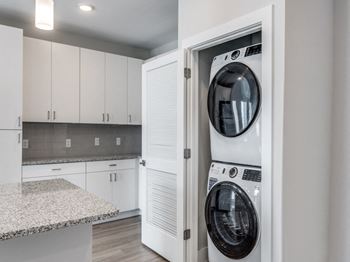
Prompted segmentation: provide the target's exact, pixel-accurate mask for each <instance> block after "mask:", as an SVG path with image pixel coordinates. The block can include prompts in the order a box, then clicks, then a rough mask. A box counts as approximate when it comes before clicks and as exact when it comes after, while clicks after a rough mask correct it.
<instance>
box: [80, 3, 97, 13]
mask: <svg viewBox="0 0 350 262" xmlns="http://www.w3.org/2000/svg"><path fill="white" fill-rule="evenodd" d="M79 8H80V10H81V11H84V12H91V11H92V10H94V7H93V6H92V5H87V4H80V5H79Z"/></svg>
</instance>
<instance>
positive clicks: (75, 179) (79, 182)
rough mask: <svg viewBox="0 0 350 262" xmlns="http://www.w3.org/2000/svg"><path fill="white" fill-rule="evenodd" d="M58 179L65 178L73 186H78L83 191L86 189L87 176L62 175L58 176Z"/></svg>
mask: <svg viewBox="0 0 350 262" xmlns="http://www.w3.org/2000/svg"><path fill="white" fill-rule="evenodd" d="M58 178H63V179H65V180H67V181H69V182H71V183H72V184H73V185H76V186H78V187H80V188H82V189H85V174H71V175H62V176H58Z"/></svg>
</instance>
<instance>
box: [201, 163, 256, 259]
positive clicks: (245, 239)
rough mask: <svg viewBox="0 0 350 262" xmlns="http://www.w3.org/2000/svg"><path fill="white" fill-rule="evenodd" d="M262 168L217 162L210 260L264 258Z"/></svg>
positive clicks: (211, 184) (209, 203)
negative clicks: (262, 245) (261, 240)
mask: <svg viewBox="0 0 350 262" xmlns="http://www.w3.org/2000/svg"><path fill="white" fill-rule="evenodd" d="M260 191H261V170H260V168H257V167H256V168H255V167H250V166H239V165H233V164H222V163H216V162H213V163H212V164H211V167H210V170H209V180H208V191H207V192H208V194H207V199H206V203H205V220H206V225H207V231H208V256H209V262H261V244H260V214H261V208H260V204H261V198H260V194H261V192H260Z"/></svg>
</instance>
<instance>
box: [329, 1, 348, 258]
mask: <svg viewBox="0 0 350 262" xmlns="http://www.w3.org/2000/svg"><path fill="white" fill-rule="evenodd" d="M334 4H335V5H334V39H335V45H334V93H333V95H334V96H333V114H332V116H333V140H332V147H333V148H332V156H333V158H332V176H331V205H330V214H331V226H330V254H329V262H348V261H349V260H350V191H349V185H350V136H349V134H350V102H349V101H350V51H349V47H350V23H349V22H350V19H349V18H350V1H349V0H335V1H334Z"/></svg>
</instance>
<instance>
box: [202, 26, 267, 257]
mask: <svg viewBox="0 0 350 262" xmlns="http://www.w3.org/2000/svg"><path fill="white" fill-rule="evenodd" d="M257 43H261V32H256V33H254V34H251V35H248V36H244V37H241V38H238V39H235V40H232V41H229V42H226V43H223V44H220V45H217V46H214V47H211V48H208V49H205V50H203V51H200V52H199V54H198V70H199V71H198V79H199V81H200V82H199V96H198V97H199V98H198V99H199V101H198V106H199V108H198V114H199V115H198V130H199V134H198V173H199V175H198V208H199V210H198V251H199V252H200V255H199V260H198V261H201V260H200V259H201V258H203V259H205V257H206V252H207V251H206V247H207V229H206V224H205V218H204V206H205V199H206V195H207V182H208V171H209V166H210V163H211V161H212V159H211V154H210V139H209V117H208V109H207V95H208V87H209V78H210V68H211V63H212V61H213V58H214V57H215V56H217V55H220V54H223V53H226V52H230V51H233V50H235V49H239V48H242V47H245V46H249V45H253V44H257Z"/></svg>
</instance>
